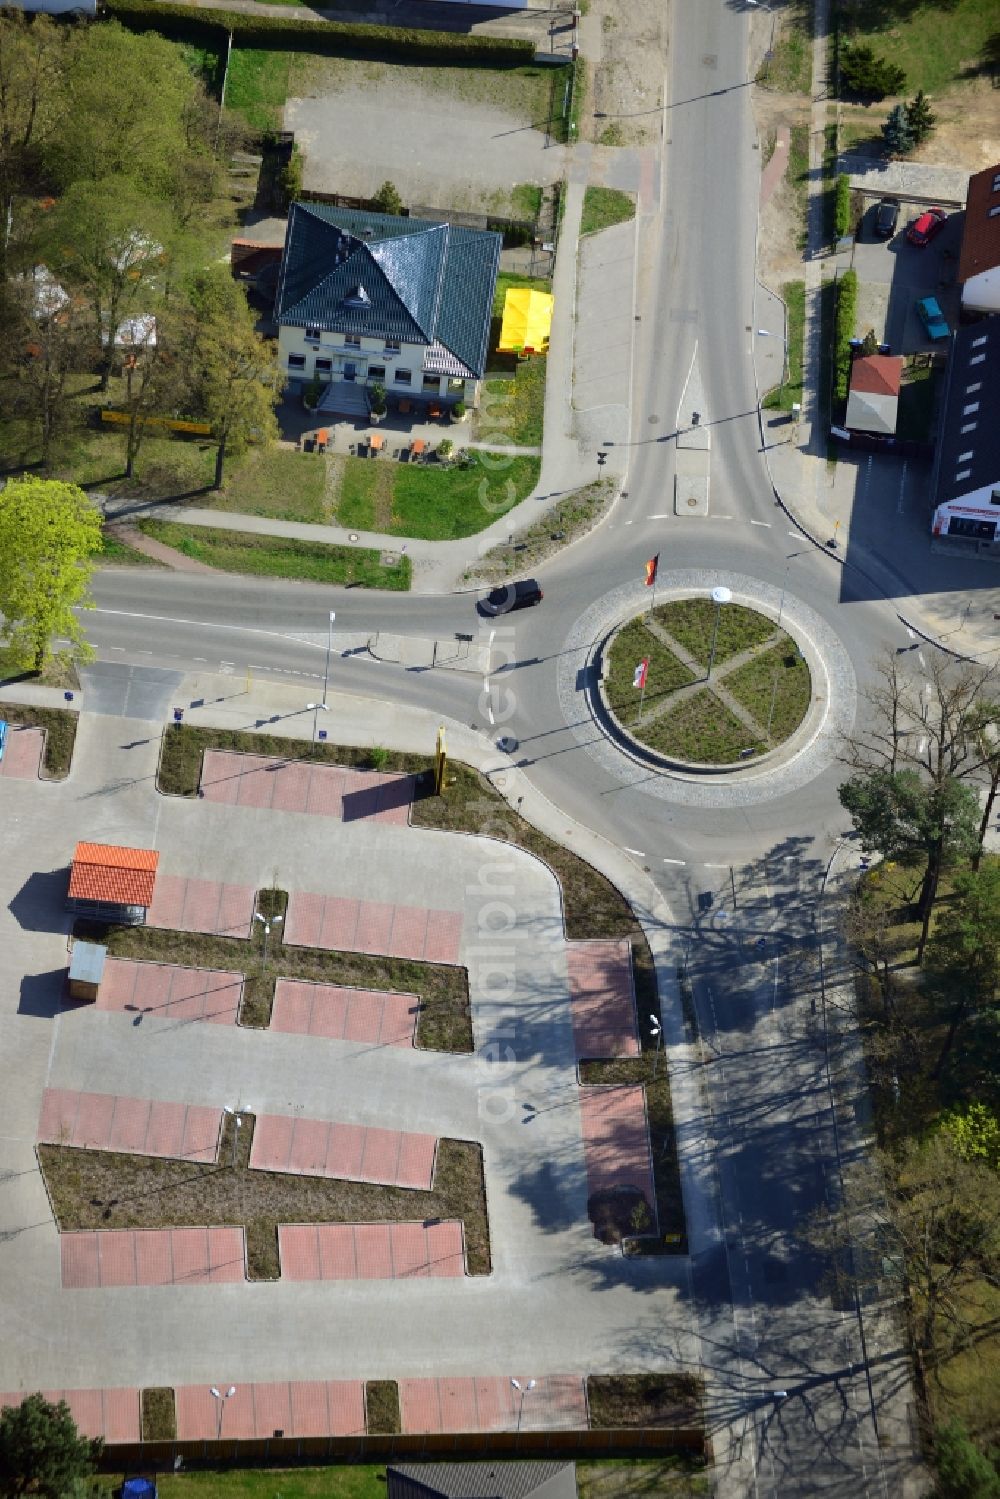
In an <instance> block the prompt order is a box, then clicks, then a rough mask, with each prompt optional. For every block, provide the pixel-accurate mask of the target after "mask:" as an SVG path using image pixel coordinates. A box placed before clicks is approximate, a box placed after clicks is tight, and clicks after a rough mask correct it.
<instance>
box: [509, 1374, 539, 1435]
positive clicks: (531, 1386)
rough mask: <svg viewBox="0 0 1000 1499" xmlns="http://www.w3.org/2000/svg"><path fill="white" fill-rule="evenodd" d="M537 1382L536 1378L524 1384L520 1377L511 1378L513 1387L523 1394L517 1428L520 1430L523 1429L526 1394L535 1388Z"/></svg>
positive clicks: (518, 1412) (518, 1409) (518, 1411)
mask: <svg viewBox="0 0 1000 1499" xmlns="http://www.w3.org/2000/svg"><path fill="white" fill-rule="evenodd" d="M536 1383H537V1381H536V1380H534V1379H529V1380H528V1383H527V1384H524V1385H523V1384H522V1383H521V1381H520V1380H519V1379H512V1380H511V1385H512V1386H513V1388H514V1389H515V1390H517V1392H518V1394H519V1395H520V1396H521V1403H520V1405H519V1406H518V1408H517V1429H518V1431H520V1430H521V1417H522V1415H523V1414H524V1397H525V1395H527V1394H528V1392H529V1390H533V1389H534V1388H535V1385H536Z"/></svg>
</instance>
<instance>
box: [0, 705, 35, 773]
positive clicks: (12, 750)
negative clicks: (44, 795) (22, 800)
mask: <svg viewBox="0 0 1000 1499" xmlns="http://www.w3.org/2000/svg"><path fill="white" fill-rule="evenodd" d="M0 718H3V703H0ZM44 748H45V735H44V734H43V733H42V731H41V729H27V728H22V727H21V726H20V724H16V723H11V724H8V725H7V743H6V745H5V746H4V752H3V759H2V760H0V776H9V777H10V779H11V780H18V781H37V780H38V777H39V775H40V774H41V767H42V751H43V750H44Z"/></svg>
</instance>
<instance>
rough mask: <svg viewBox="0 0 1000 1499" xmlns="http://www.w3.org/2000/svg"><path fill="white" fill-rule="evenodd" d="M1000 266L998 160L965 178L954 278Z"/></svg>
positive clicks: (973, 274) (965, 278)
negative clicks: (967, 190) (959, 250)
mask: <svg viewBox="0 0 1000 1499" xmlns="http://www.w3.org/2000/svg"><path fill="white" fill-rule="evenodd" d="M995 266H1000V163H998V164H997V165H996V166H994V167H987V168H986V170H985V171H984V172H976V174H975V175H974V176H973V177H970V178H969V194H968V197H967V198H966V203H965V225H964V227H963V229H962V249H961V252H960V254H959V257H958V281H959V285H962V284H964V283H965V282H966V281H968V280H969V278H970V277H971V276H978V275H980V274H981V272H983V271H990V270H992V269H993V268H994V267H995Z"/></svg>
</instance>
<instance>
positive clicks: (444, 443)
mask: <svg viewBox="0 0 1000 1499" xmlns="http://www.w3.org/2000/svg"><path fill="white" fill-rule="evenodd" d="M454 451H455V444H454V443H453V442H452V440H451V438H450V437H442V439H441V441H440V442H439V443H438V445H437V455H438V457H439V458H440V459H441V460H442V462H444V463H447V462H448V460H449V458H450V457H451V455H452V453H453V452H454Z"/></svg>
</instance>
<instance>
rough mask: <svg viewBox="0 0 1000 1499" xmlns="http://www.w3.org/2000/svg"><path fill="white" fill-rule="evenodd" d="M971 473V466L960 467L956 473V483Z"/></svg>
mask: <svg viewBox="0 0 1000 1499" xmlns="http://www.w3.org/2000/svg"><path fill="white" fill-rule="evenodd" d="M971 473H972V470H971V468H960V469H959V471H958V473H957V474H956V475H955V483H956V484H957V483H958V481H959V479H967V478H968V477H969V475H970V474H971Z"/></svg>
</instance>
